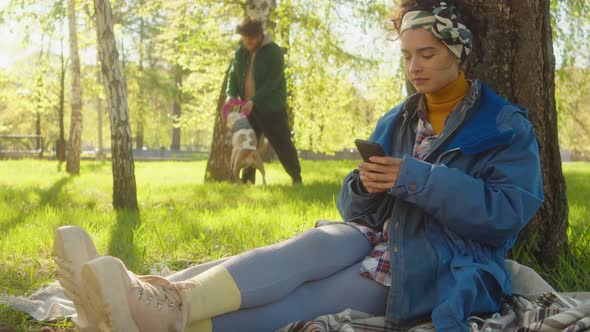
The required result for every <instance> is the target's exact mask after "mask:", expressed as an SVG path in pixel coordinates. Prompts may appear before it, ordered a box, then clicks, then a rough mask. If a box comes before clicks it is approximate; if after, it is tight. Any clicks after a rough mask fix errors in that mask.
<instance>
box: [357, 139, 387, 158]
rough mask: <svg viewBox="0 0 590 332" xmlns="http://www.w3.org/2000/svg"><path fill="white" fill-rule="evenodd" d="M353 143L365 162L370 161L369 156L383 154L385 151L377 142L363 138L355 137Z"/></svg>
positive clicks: (381, 155)
mask: <svg viewBox="0 0 590 332" xmlns="http://www.w3.org/2000/svg"><path fill="white" fill-rule="evenodd" d="M354 144H355V145H356V148H357V149H358V150H359V152H360V154H361V157H362V158H363V160H364V161H365V162H368V163H370V161H369V158H371V157H373V156H377V157H384V156H385V152H384V151H383V148H382V147H381V145H380V144H379V143H374V142H369V141H366V140H363V139H355V140H354Z"/></svg>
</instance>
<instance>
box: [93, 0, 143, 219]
mask: <svg viewBox="0 0 590 332" xmlns="http://www.w3.org/2000/svg"><path fill="white" fill-rule="evenodd" d="M94 8H95V10H96V33H97V39H98V41H99V50H100V52H99V53H100V60H101V70H102V74H103V82H104V85H105V91H106V93H107V97H108V105H109V112H110V119H111V153H112V169H113V206H114V207H115V208H124V209H129V210H137V209H138V206H137V189H136V184H135V165H134V162H133V143H132V138H131V127H130V124H129V108H128V105H127V95H126V93H125V84H124V78H123V75H122V74H121V69H120V68H119V62H118V61H119V53H118V52H117V44H116V41H115V35H114V32H113V17H112V12H111V4H110V2H109V0H94Z"/></svg>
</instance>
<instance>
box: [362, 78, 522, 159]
mask: <svg viewBox="0 0 590 332" xmlns="http://www.w3.org/2000/svg"><path fill="white" fill-rule="evenodd" d="M420 98H422V95H421V94H414V95H412V96H410V97H408V98H407V99H406V100H405V101H404V102H403V103H402V104H400V105H398V106H396V107H395V108H393V109H392V110H391V111H389V112H387V113H386V114H385V115H384V116H383V117H382V119H381V120H380V121H379V123H377V127H376V128H375V131H374V132H373V134H372V135H371V138H370V140H371V141H373V142H377V143H379V144H381V146H383V149H384V151H386V152H388V151H389V152H391V149H392V138H393V130H394V127H396V126H395V123H397V121H404V120H406V119H407V120H408V121H409V119H410V118H412V115H414V112H415V110H416V106H417V105H418V102H419V101H420ZM510 106H512V109H513V110H516V111H518V112H521V113H522V114H524V115H525V116H526V109H524V108H523V107H521V106H518V105H513V104H511V103H510V102H508V101H507V100H506V99H504V98H503V97H501V96H499V95H497V94H496V93H494V92H493V91H492V90H491V89H490V88H489V87H488V86H487V85H486V84H485V83H482V82H481V81H479V80H473V81H472V82H471V87H470V89H469V91H468V92H467V95H466V96H465V98H464V99H463V101H461V103H460V104H459V105H458V106H457V108H456V110H455V111H453V113H452V114H451V115H450V118H449V120H448V121H447V125H446V126H445V129H444V130H443V133H442V134H443V135H442V137H441V138H440V142H439V144H437V145H436V146H435V147H433V151H434V150H435V149H437V148H438V147H441V146H445V148H444V150H442V151H443V152H444V151H449V150H456V149H458V150H461V151H462V152H463V153H464V154H467V155H473V154H477V153H481V152H484V151H487V150H489V149H492V148H494V147H497V146H500V145H504V144H508V143H509V142H510V140H511V139H512V136H513V134H514V130H513V129H512V128H510V126H507V125H506V124H502V123H499V119H500V113H501V112H502V111H503V110H504V109H505V107H510ZM410 127H411V126H408V128H410Z"/></svg>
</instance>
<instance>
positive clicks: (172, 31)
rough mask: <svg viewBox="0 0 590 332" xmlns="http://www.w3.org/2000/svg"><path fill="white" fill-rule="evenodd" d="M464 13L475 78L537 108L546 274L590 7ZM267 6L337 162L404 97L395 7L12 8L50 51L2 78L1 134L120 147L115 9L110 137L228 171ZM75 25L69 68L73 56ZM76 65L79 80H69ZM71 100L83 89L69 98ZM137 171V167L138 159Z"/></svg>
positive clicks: (301, 111)
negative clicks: (242, 23)
mask: <svg viewBox="0 0 590 332" xmlns="http://www.w3.org/2000/svg"><path fill="white" fill-rule="evenodd" d="M457 2H459V3H461V4H462V5H463V6H464V8H465V9H464V10H465V11H466V12H469V13H470V14H472V15H471V16H472V17H475V16H478V15H479V16H478V19H477V20H475V21H474V22H472V24H473V25H471V26H474V27H475V26H478V27H479V28H480V30H481V36H480V37H481V38H480V40H479V41H477V43H476V45H475V52H474V58H475V59H476V61H473V66H471V67H469V68H468V69H467V74H468V76H471V77H479V78H482V79H483V80H484V81H486V82H488V83H490V85H491V86H492V87H493V88H494V89H495V90H496V91H498V92H500V93H501V94H502V95H504V96H506V97H507V98H508V99H510V100H512V101H514V102H517V103H520V104H523V105H524V106H526V107H528V108H529V110H530V115H531V120H532V122H533V124H534V125H535V128H536V129H537V135H538V139H539V145H540V150H541V156H542V162H543V170H544V172H543V180H544V184H545V193H546V201H545V204H544V207H543V208H542V209H541V211H540V212H539V214H538V215H537V217H536V218H535V219H534V220H533V222H532V223H531V225H530V226H529V227H527V231H525V232H524V233H523V234H524V235H523V236H524V237H525V238H526V239H528V241H525V243H528V244H529V245H530V248H531V250H532V251H533V252H534V253H535V254H536V255H537V256H538V257H540V258H541V260H543V261H547V262H551V261H552V260H554V259H555V258H556V255H557V254H558V252H559V251H561V250H563V249H567V236H566V229H567V199H566V197H565V188H564V181H563V176H562V172H561V163H560V153H559V146H558V144H557V140H558V137H557V127H558V126H559V127H560V129H561V131H560V132H561V133H562V136H561V137H560V141H561V143H562V147H566V148H569V149H572V150H574V151H575V154H576V155H579V156H583V155H584V154H586V153H587V151H588V150H589V149H588V145H587V144H586V143H587V140H588V136H589V135H588V132H587V128H588V125H587V121H588V116H587V113H588V112H587V108H588V106H587V105H588V103H585V101H586V100H587V99H588V93H587V90H586V87H588V74H589V73H590V71H589V70H588V67H589V65H590V64H589V59H588V54H589V51H590V47H589V42H588V40H589V38H588V35H589V30H590V29H589V28H590V23H589V22H588V20H589V19H588V17H590V16H589V15H588V14H589V13H590V8H589V7H590V5H589V4H588V3H587V1H586V0H554V1H549V0H544V1H523V2H518V3H515V2H511V1H509V0H495V1H484V0H471V1H467V0H465V1H463V0H457ZM255 3H264V4H266V5H267V6H268V7H269V8H271V9H272V10H271V15H270V16H269V24H268V26H269V31H270V32H271V33H272V34H273V36H274V38H275V40H276V41H277V42H278V43H279V45H281V46H283V47H284V48H285V51H286V63H287V76H288V82H289V83H288V91H289V104H290V114H292V122H293V123H292V124H293V131H294V138H295V142H296V145H297V146H298V148H299V149H309V150H313V151H319V152H333V151H337V150H340V149H342V148H344V147H347V146H350V142H351V141H352V139H353V138H354V137H366V136H367V135H368V133H369V132H370V131H371V130H372V127H373V124H374V123H375V121H376V120H377V118H378V117H379V115H380V114H382V113H383V112H385V111H386V110H387V109H388V108H390V107H391V106H393V105H395V104H396V103H397V102H398V101H400V100H401V99H402V98H403V96H404V95H405V91H404V88H405V84H404V78H403V75H402V74H401V70H400V68H399V65H398V64H399V60H398V58H399V56H398V54H399V53H398V50H397V49H396V47H395V45H393V44H391V43H389V42H388V41H387V39H388V38H389V36H390V34H389V32H388V31H387V29H388V27H387V24H385V23H386V22H387V21H388V19H389V17H390V12H391V9H392V8H393V6H394V5H395V3H392V2H390V1H386V0H363V1H354V0H327V1H322V2H317V1H312V0H299V1H294V0H281V1H275V0H226V1H221V0H219V1H210V0H209V1H207V0H196V1H165V0H155V1H147V0H128V1H118V0H117V1H112V2H111V3H110V4H109V1H103V0H94V1H90V0H80V1H77V2H76V1H75V0H68V2H67V5H68V6H67V7H66V3H65V1H63V0H43V1H32V0H11V1H10V3H9V4H8V6H6V7H5V8H4V9H3V11H2V15H1V16H2V18H3V21H4V22H5V23H12V24H20V25H21V26H25V27H27V31H29V30H30V31H35V32H37V35H38V32H39V31H40V32H41V38H40V42H39V45H38V51H37V52H36V53H34V55H33V56H30V57H29V58H27V59H23V61H22V62H21V63H20V65H19V66H17V67H16V68H14V69H15V70H13V71H4V72H3V73H2V77H0V80H1V81H2V82H3V83H4V86H5V87H6V88H5V89H3V91H2V99H1V101H0V102H1V103H2V105H1V106H0V109H2V110H3V112H2V114H1V115H0V116H1V118H0V120H1V121H0V124H1V125H0V134H2V133H14V132H26V133H30V132H33V131H34V132H36V133H37V134H41V135H43V136H45V137H47V138H48V139H47V140H46V142H45V144H46V145H47V146H50V145H51V144H52V143H51V142H62V141H63V139H64V136H65V134H64V132H65V130H64V129H63V128H68V127H69V128H70V137H69V138H68V139H69V140H70V146H69V151H70V153H69V154H68V155H71V154H72V152H71V151H78V152H79V150H80V144H81V145H82V146H84V145H85V144H86V145H87V146H88V147H95V146H99V147H101V146H109V145H111V143H112V142H109V139H108V138H104V142H101V140H100V139H99V138H100V137H101V136H102V134H101V133H102V127H103V125H102V120H101V118H102V117H101V116H100V115H101V114H103V113H104V112H105V111H104V107H105V106H104V105H105V103H104V102H103V100H104V99H106V98H105V97H104V96H103V95H102V93H103V92H102V91H103V89H102V88H101V87H100V84H101V79H104V78H107V76H109V75H106V74H108V73H110V69H109V68H106V67H105V61H102V64H101V65H97V60H96V59H97V58H100V57H96V56H95V55H96V53H97V52H98V53H100V52H103V53H104V49H106V48H105V47H102V45H104V43H103V37H104V33H103V32H99V33H98V34H96V30H94V24H93V22H94V21H95V20H96V21H97V22H99V21H101V20H102V18H103V16H104V14H105V13H104V11H101V12H99V11H98V9H99V8H103V5H104V4H109V5H112V8H113V11H112V17H110V16H109V15H110V6H109V11H108V15H107V16H109V19H111V20H112V22H109V24H111V23H114V26H115V36H116V38H117V40H116V48H117V49H118V53H117V52H111V53H108V54H101V56H102V57H103V58H102V59H107V60H108V61H107V62H109V66H110V65H112V64H113V63H115V64H116V65H119V64H120V67H121V72H122V75H121V76H120V77H118V76H117V75H115V76H113V77H108V79H109V82H107V83H105V86H107V85H108V84H111V86H112V83H113V82H115V83H116V84H117V87H118V89H119V87H121V91H122V95H126V98H125V102H124V103H122V104H124V107H123V108H121V109H122V110H123V112H121V113H120V114H119V113H118V112H117V113H113V108H112V107H111V137H116V135H117V134H118V133H120V132H121V130H115V129H113V128H114V126H113V124H114V122H113V116H114V115H116V116H117V120H121V121H123V122H125V123H128V124H129V126H127V128H125V129H126V130H127V131H129V133H131V132H132V133H133V146H134V147H135V148H136V149H143V148H146V147H148V148H158V147H163V148H166V149H168V148H169V149H172V150H181V149H183V150H186V149H206V148H207V146H208V144H209V143H210V142H212V145H211V146H212V157H211V158H210V161H211V160H214V159H218V158H219V155H220V153H218V152H217V150H216V149H215V147H216V144H222V143H220V142H221V140H222V139H223V135H218V136H214V133H215V128H217V127H219V126H218V125H217V124H218V123H219V115H218V109H219V102H220V101H221V100H223V99H224V98H222V97H224V96H223V93H221V94H220V92H219V91H220V90H221V91H223V81H224V77H225V74H226V71H227V67H228V64H229V61H230V59H231V57H232V54H233V51H234V49H235V47H236V46H237V41H238V37H237V36H236V34H235V33H234V27H235V25H236V23H237V21H238V20H239V18H240V17H241V16H243V15H244V13H246V12H247V10H248V8H250V7H251V6H253V5H254V4H255ZM66 8H67V10H66ZM95 8H96V9H97V12H95V10H94V9H95ZM105 8H106V7H105ZM76 13H78V14H79V15H76ZM66 17H67V21H68V28H69V38H68V39H69V45H70V52H69V55H66V53H65V52H64V51H63V49H64V48H63V46H62V45H63V40H64V39H65V34H66V32H65V31H66V30H67V29H65V25H66V23H65V21H66ZM76 17H77V18H78V21H77V22H78V23H76ZM107 27H108V24H107ZM99 31H103V30H100V29H99ZM106 31H110V30H109V29H107V30H106ZM27 36H29V37H30V36H32V33H30V34H28V35H27ZM37 37H38V36H37ZM36 40H39V38H37V39H36ZM78 41H79V42H78ZM55 45H60V47H56V46H55ZM77 45H79V46H77ZM95 45H101V48H100V50H102V51H100V52H99V51H97V50H98V48H96V46H95ZM112 45H115V41H114V40H113V43H112ZM111 50H113V48H112V47H111ZM369 50H370V51H369ZM78 53H79V54H81V55H82V56H81V59H82V61H81V65H80V69H76V67H77V65H76V63H77V62H78V61H77V59H76V58H77V54H78ZM89 54H90V55H89ZM93 55H94V60H90V61H88V60H87V59H92V56H93ZM105 56H106V57H107V58H105ZM68 61H71V63H72V65H71V66H70V68H71V71H70V75H69V76H68V75H67V72H66V71H65V69H64V68H65V67H66V64H67V63H68ZM99 67H101V68H100V69H101V71H102V73H103V75H102V76H101V75H100V74H98V72H99ZM23 73H26V74H25V75H23ZM78 76H80V77H78ZM123 78H124V79H123ZM78 81H79V82H81V83H80V84H81V88H80V87H78V86H77V85H78V84H77V82H78ZM64 82H68V84H64ZM556 83H557V86H556V85H555V84H556ZM64 86H71V87H72V88H71V92H69V91H67V90H66V89H65V88H64ZM81 91H85V93H84V94H82V93H80V92H81ZM109 92H111V94H110V96H111V97H112V91H110V90H109ZM82 96H83V97H82ZM121 100H123V99H121ZM79 101H80V103H79ZM64 103H66V104H70V105H71V113H70V117H67V116H64V112H65V108H64V107H63V105H64ZM109 103H110V105H112V104H113V100H112V98H111V99H109ZM78 104H79V107H78ZM127 105H128V113H127ZM78 110H80V112H79V113H80V114H78ZM117 110H118V109H117ZM81 115H82V116H81ZM82 118H84V120H83V121H84V126H83V127H82V120H81V119H82ZM557 118H559V119H560V121H559V123H558V122H557ZM68 119H71V120H70V123H68ZM61 121H63V122H64V123H63V124H62V123H61ZM129 127H131V129H132V130H128V129H129ZM82 128H85V129H84V130H82ZM89 128H92V129H89ZM78 134H79V135H81V137H80V139H78V137H77V136H76V135H78ZM127 136H129V137H131V134H128V135H127ZM212 137H213V139H212ZM97 141H98V143H95V142H97ZM72 142H77V143H76V144H73V143H72ZM125 144H127V143H125ZM116 145H117V144H113V146H116ZM128 145H129V146H131V142H129V144H128ZM220 151H222V150H220ZM129 161H130V164H131V166H132V164H133V159H132V158H131V159H130V160H129ZM78 162H79V160H78ZM69 163H70V160H68V171H70V167H69ZM72 163H73V164H75V161H73V162H72ZM113 164H115V162H113ZM113 169H114V170H116V169H118V168H117V167H115V166H114V167H113ZM212 169H215V167H212ZM209 171H210V170H209V167H208V172H209ZM72 173H75V170H74V171H72ZM130 173H131V174H133V167H131V168H130ZM114 177H115V178H116V175H115V174H114ZM210 178H211V179H212V180H218V179H223V178H224V176H223V174H222V175H220V176H219V175H215V174H213V175H212V176H211V177H210ZM132 182H133V194H132V195H131V196H135V192H134V190H135V189H134V188H135V187H134V181H132ZM116 183H117V181H115V184H116ZM116 191H117V190H116V189H115V192H116ZM115 206H117V204H115ZM123 206H124V205H123ZM131 207H133V204H132V205H131ZM135 207H136V202H135ZM547 248H548V249H547Z"/></svg>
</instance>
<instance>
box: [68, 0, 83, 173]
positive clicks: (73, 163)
mask: <svg viewBox="0 0 590 332" xmlns="http://www.w3.org/2000/svg"><path fill="white" fill-rule="evenodd" d="M68 25H69V29H70V58H71V59H72V61H71V63H70V70H71V73H72V100H71V105H72V115H71V123H70V141H69V142H68V154H67V156H66V159H67V160H66V171H67V172H68V173H69V174H80V153H81V151H82V82H81V74H80V57H79V55H78V33H77V21H76V0H68Z"/></svg>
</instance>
